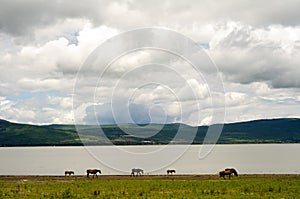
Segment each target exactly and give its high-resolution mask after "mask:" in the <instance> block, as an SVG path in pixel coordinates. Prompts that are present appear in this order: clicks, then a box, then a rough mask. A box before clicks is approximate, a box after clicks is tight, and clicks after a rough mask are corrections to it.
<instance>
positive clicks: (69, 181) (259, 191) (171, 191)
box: [0, 175, 300, 198]
mask: <svg viewBox="0 0 300 199" xmlns="http://www.w3.org/2000/svg"><path fill="white" fill-rule="evenodd" d="M299 187H300V176H299V175H240V176H238V177H232V179H231V180H228V179H226V180H224V179H222V178H219V176H217V175H173V176H142V177H130V176H104V175H103V176H99V177H98V178H87V177H86V176H71V177H68V176H67V177H64V176H1V177H0V198H300V189H299Z"/></svg>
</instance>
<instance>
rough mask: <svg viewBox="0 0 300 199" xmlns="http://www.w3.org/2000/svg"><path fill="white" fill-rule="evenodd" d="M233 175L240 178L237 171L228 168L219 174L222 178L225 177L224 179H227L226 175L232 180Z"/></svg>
mask: <svg viewBox="0 0 300 199" xmlns="http://www.w3.org/2000/svg"><path fill="white" fill-rule="evenodd" d="M232 174H234V175H235V176H238V173H237V171H236V170H235V169H233V168H231V169H229V168H227V169H225V170H224V171H220V172H219V175H220V178H221V177H223V178H224V179H225V176H226V175H227V176H228V178H229V179H230V177H231V175H232Z"/></svg>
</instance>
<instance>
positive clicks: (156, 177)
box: [0, 174, 300, 180]
mask: <svg viewBox="0 0 300 199" xmlns="http://www.w3.org/2000/svg"><path fill="white" fill-rule="evenodd" d="M240 178H243V179H259V178H283V179H284V178H288V179H289V178H298V179H299V180H300V174H239V176H233V177H232V178H231V179H240ZM25 179H26V180H29V179H40V180H42V179H45V180H46V179H53V180H55V179H57V180H60V179H64V180H66V179H70V180H71V179H99V180H218V179H222V178H220V177H219V175H218V174H177V175H142V176H130V175H98V177H94V178H93V177H91V176H90V177H89V178H88V177H87V176H86V175H72V176H64V175H0V180H25ZM226 179H227V178H226Z"/></svg>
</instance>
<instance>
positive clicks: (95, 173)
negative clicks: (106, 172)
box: [86, 169, 101, 178]
mask: <svg viewBox="0 0 300 199" xmlns="http://www.w3.org/2000/svg"><path fill="white" fill-rule="evenodd" d="M86 173H87V174H86V176H87V177H89V175H90V174H93V178H94V177H95V175H96V177H98V176H97V173H99V174H101V170H99V169H88V170H86Z"/></svg>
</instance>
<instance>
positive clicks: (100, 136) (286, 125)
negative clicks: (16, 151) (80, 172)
mask: <svg viewBox="0 0 300 199" xmlns="http://www.w3.org/2000/svg"><path fill="white" fill-rule="evenodd" d="M212 127H214V125H213V126H212ZM208 128H209V127H208V126H199V127H191V126H188V125H184V124H165V125H160V124H149V125H134V124H120V125H101V129H102V131H101V130H99V126H96V125H79V126H76V128H75V126H74V125H57V124H53V125H42V126H38V125H28V124H18V123H11V122H9V121H6V120H0V146H53V145H60V146H76V145H83V144H84V145H107V144H110V142H112V143H113V144H116V145H132V144H168V143H174V144H189V143H190V142H191V141H193V144H201V143H203V139H204V137H205V135H206V132H207V129H208ZM77 130H79V132H80V133H77ZM125 132H126V133H125ZM238 143H300V119H290V118H288V119H287V118H284V119H269V120H254V121H248V122H237V123H230V124H224V126H223V130H222V133H221V136H220V138H219V139H218V144H238Z"/></svg>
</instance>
